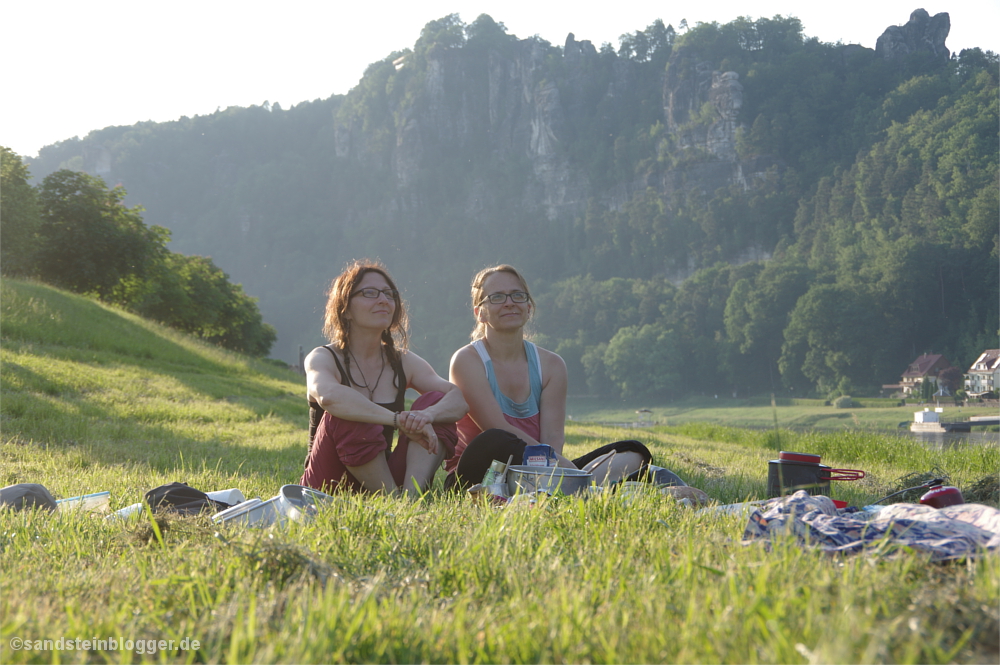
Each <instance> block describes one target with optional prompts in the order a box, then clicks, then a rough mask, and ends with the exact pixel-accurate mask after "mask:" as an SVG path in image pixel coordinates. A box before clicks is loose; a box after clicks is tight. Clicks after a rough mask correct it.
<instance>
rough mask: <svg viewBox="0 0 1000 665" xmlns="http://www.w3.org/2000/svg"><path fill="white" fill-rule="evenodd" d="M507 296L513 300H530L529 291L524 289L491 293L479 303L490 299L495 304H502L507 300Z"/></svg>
mask: <svg viewBox="0 0 1000 665" xmlns="http://www.w3.org/2000/svg"><path fill="white" fill-rule="evenodd" d="M507 298H510V300H511V302H518V303H520V302H528V294H527V293H525V292H524V291H514V292H513V293H491V294H490V295H488V296H486V297H485V298H483V299H482V300H481V301H480V302H479V304H480V305H482V304H483V303H484V302H486V301H487V300H489V301H490V302H491V303H493V304H494V305H502V304H504V303H505V302H507Z"/></svg>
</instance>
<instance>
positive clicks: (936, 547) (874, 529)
mask: <svg viewBox="0 0 1000 665" xmlns="http://www.w3.org/2000/svg"><path fill="white" fill-rule="evenodd" d="M788 535H792V536H793V537H794V538H795V539H796V540H798V541H799V543H800V544H801V545H803V546H805V547H812V548H816V549H819V550H821V551H823V552H827V553H840V554H857V553H862V552H868V553H874V554H893V553H895V552H898V551H900V550H902V549H904V548H911V549H913V550H917V551H920V552H926V553H928V554H930V558H931V560H932V561H946V560H949V559H961V558H968V557H974V556H977V555H979V554H982V553H984V552H996V551H997V550H998V549H1000V510H997V509H996V508H993V507H991V506H984V505H982V504H978V503H964V504H959V505H957V506H948V507H946V508H942V509H940V510H938V509H936V508H932V507H931V506H924V505H920V504H912V503H899V504H894V505H891V506H886V507H885V508H883V509H882V510H880V511H878V512H876V513H865V512H857V511H856V509H843V510H837V508H836V507H834V505H833V501H832V500H831V499H830V498H829V497H826V496H809V494H808V493H807V492H806V491H805V490H799V491H798V492H796V493H795V494H792V495H791V496H787V497H782V498H778V499H773V500H771V501H769V502H768V503H767V504H765V506H764V511H763V512H762V511H760V510H754V511H753V512H752V513H751V514H750V516H749V518H748V520H747V526H746V529H745V530H744V532H743V542H744V544H748V543H751V542H754V541H758V540H764V541H765V542H766V543H768V544H769V542H770V541H771V540H772V539H774V538H781V537H787V536H788Z"/></svg>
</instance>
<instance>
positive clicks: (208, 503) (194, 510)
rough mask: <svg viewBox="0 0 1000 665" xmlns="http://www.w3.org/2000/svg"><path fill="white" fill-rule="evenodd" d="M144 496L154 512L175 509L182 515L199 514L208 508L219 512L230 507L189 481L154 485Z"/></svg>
mask: <svg viewBox="0 0 1000 665" xmlns="http://www.w3.org/2000/svg"><path fill="white" fill-rule="evenodd" d="M144 498H145V500H146V503H148V504H149V507H150V508H152V509H153V512H154V513H157V512H165V511H173V512H175V513H179V514H181V515H198V514H200V513H202V512H204V511H206V510H208V511H211V512H213V513H217V512H219V511H220V510H225V509H226V508H229V507H230V505H229V504H228V503H223V502H222V501H215V500H214V499H210V498H208V495H207V494H205V493H204V492H202V491H201V490H196V489H195V488H193V487H191V486H189V485H188V484H187V483H170V484H169V485H160V486H159V487H154V488H153V489H151V490H149V491H148V492H146V496H145V497H144Z"/></svg>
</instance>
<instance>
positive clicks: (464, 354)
mask: <svg viewBox="0 0 1000 665" xmlns="http://www.w3.org/2000/svg"><path fill="white" fill-rule="evenodd" d="M478 355H479V354H478V353H476V350H475V349H474V348H473V347H472V345H471V344H466V345H465V346H463V347H462V348H460V349H459V350H458V351H455V353H453V354H452V355H451V363H452V364H453V365H454V364H455V363H456V362H463V363H466V362H468V359H469V358H472V357H476V356H478Z"/></svg>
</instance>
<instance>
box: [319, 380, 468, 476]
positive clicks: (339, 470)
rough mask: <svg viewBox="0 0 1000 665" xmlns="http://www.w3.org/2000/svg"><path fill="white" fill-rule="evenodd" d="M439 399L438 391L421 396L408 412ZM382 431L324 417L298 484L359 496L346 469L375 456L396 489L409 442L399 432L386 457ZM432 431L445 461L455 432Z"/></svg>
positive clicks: (447, 427)
mask: <svg viewBox="0 0 1000 665" xmlns="http://www.w3.org/2000/svg"><path fill="white" fill-rule="evenodd" d="M442 397H444V393H442V392H438V391H433V392H427V393H424V394H423V395H421V396H420V397H418V398H417V399H416V400H415V401H414V402H413V406H411V407H410V410H411V411H422V410H423V409H426V408H427V407H429V406H431V405H433V404H437V403H438V401H440V399H441V398H442ZM384 431H385V430H384V429H383V427H382V425H376V424H373V423H359V422H356V421H353V420H344V419H343V418H337V417H336V416H333V415H331V414H330V413H324V414H323V418H322V420H320V422H319V427H318V428H317V429H316V438H315V439H314V440H313V446H312V450H311V451H310V453H309V461H308V462H307V463H306V470H305V473H303V474H302V478H301V479H300V480H299V484H300V485H305V486H306V487H314V488H316V489H318V490H322V491H324V492H332V491H333V490H335V489H337V488H338V487H344V488H345V489H349V490H352V491H355V492H361V491H363V490H364V488H363V487H362V486H361V483H360V482H358V480H357V479H356V478H355V477H354V476H352V475H351V472H350V471H348V470H347V467H349V466H361V465H363V464H367V463H368V462H371V461H372V460H373V459H375V458H376V457H378V456H379V455H385V456H386V459H387V460H388V462H389V471H390V472H392V479H393V480H394V481H395V483H396V485H397V486H399V485H402V484H403V480H404V478H403V476H404V475H405V474H406V451H407V450H408V449H409V447H410V439H409V437H408V436H406V435H405V434H403V433H402V432H400V433H399V437H398V440H397V442H396V447H395V448H393V450H392V452H391V453H389V444H388V443H387V442H386V440H385V435H384ZM434 431H435V432H436V433H437V437H438V442H439V443H440V444H441V445H442V446H444V448H445V456H444V458H445V459H448V458H449V457H451V456H452V455H453V454H454V453H455V443H456V442H457V441H458V429H457V428H456V426H455V423H435V425H434Z"/></svg>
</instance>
